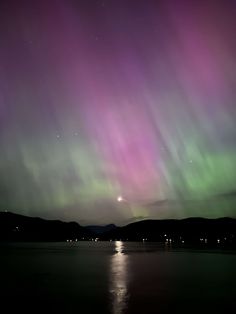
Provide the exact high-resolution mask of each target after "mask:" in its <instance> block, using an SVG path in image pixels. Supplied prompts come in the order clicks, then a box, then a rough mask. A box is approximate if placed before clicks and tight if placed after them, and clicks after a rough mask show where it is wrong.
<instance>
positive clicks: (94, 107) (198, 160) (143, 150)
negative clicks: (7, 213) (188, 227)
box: [0, 0, 236, 223]
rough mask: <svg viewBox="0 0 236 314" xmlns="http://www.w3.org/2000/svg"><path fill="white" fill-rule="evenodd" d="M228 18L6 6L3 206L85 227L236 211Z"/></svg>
mask: <svg viewBox="0 0 236 314" xmlns="http://www.w3.org/2000/svg"><path fill="white" fill-rule="evenodd" d="M235 11H236V5H235V3H234V2H233V1H228V2H227V3H222V2H221V1H204V2H196V3H194V4H193V3H192V2H191V3H190V2H189V1H178V3H177V2H176V1H169V2H168V4H167V2H166V1H158V2H157V1H144V0H143V1H138V3H133V2H132V1H130V2H129V1H119V2H117V1H108V0H107V1H106V0H104V1H102V2H101V1H94V2H93V3H90V2H89V1H88V2H87V1H72V0H69V1H64V0H60V1H48V2H47V1H36V2H34V3H32V2H31V1H27V0H26V1H23V4H22V5H19V4H18V3H17V2H16V1H2V2H1V4H0V15H1V16H0V20H1V28H0V37H1V38H2V45H1V46H0V69H1V71H0V147H1V154H0V196H1V197H0V209H1V210H5V209H8V210H12V211H15V212H19V213H23V214H30V215H39V216H43V217H50V218H58V217H59V218H63V219H68V220H71V219H75V220H78V221H80V222H82V223H108V222H116V223H125V222H126V221H128V220H130V219H131V220H132V219H135V218H136V217H151V218H171V217H187V216H193V215H194V216H205V217H219V216H235V214H236V209H235V205H236V192H235V191H236V175H235V173H236V128H235V121H236V105H235V99H236V95H235V90H236V89H235V87H236V76H235V55H236V39H235V36H234V29H235V26H236V25H235V24H236V22H235V13H236V12H235ZM118 195H122V196H124V197H125V199H126V200H127V203H122V202H117V196H118Z"/></svg>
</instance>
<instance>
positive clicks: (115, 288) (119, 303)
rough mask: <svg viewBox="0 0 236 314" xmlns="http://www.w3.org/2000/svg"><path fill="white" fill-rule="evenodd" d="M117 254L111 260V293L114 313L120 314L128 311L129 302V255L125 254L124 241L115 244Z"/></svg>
mask: <svg viewBox="0 0 236 314" xmlns="http://www.w3.org/2000/svg"><path fill="white" fill-rule="evenodd" d="M115 249H116V253H115V254H114V255H113V256H112V259H111V279H110V293H111V297H112V313H113V314H120V313H123V311H124V310H125V309H126V306H127V301H128V289H127V258H128V257H127V255H125V254H124V253H123V249H124V244H123V242H122V241H116V242H115Z"/></svg>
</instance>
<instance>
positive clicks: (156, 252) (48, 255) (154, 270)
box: [0, 241, 236, 314]
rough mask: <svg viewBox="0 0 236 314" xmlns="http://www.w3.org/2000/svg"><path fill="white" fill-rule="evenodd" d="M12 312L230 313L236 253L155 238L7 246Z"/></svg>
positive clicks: (5, 290)
mask: <svg viewBox="0 0 236 314" xmlns="http://www.w3.org/2000/svg"><path fill="white" fill-rule="evenodd" d="M0 250H1V260H0V266H1V268H0V276H1V277H0V278H1V304H2V306H3V305H4V306H7V309H8V313H11V312H12V313H13V311H14V312H15V311H16V310H18V311H20V310H22V309H23V310H24V311H25V312H29V313H36V312H37V313H43V312H45V311H49V312H50V311H51V313H58V312H60V313H96V312H99V313H114V314H119V313H150V314H151V313H169V312H171V311H172V312H176V311H178V312H182V313H199V312H200V311H201V312H209V313H212V312H214V313H223V312H226V311H229V310H231V311H232V310H234V312H235V310H236V301H235V296H236V268H235V267H236V255H235V254H232V253H230V252H228V253H227V252H220V251H204V252H201V251H198V250H177V249H175V250H173V249H171V248H170V247H165V246H162V245H158V244H155V243H147V242H146V243H131V242H120V241H117V242H77V243H18V244H8V245H6V244H5V245H1V247H0Z"/></svg>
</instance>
